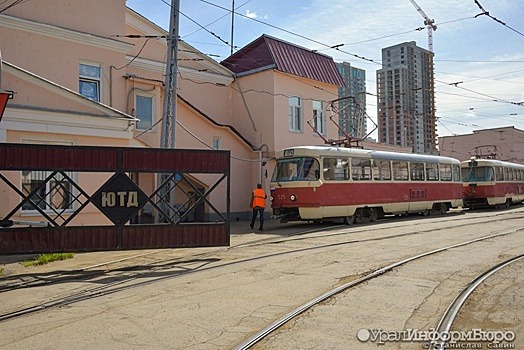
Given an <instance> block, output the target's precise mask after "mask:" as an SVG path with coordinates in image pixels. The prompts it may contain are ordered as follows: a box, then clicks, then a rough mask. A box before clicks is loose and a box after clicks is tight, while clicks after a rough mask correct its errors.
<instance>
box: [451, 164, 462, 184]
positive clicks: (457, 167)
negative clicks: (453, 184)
mask: <svg viewBox="0 0 524 350" xmlns="http://www.w3.org/2000/svg"><path fill="white" fill-rule="evenodd" d="M453 181H457V182H460V181H462V178H461V176H460V165H453Z"/></svg>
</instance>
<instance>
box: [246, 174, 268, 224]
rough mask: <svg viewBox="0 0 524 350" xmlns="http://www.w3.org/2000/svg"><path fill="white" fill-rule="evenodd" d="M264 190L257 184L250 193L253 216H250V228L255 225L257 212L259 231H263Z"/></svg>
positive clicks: (265, 196)
mask: <svg viewBox="0 0 524 350" xmlns="http://www.w3.org/2000/svg"><path fill="white" fill-rule="evenodd" d="M266 198H267V195H266V192H264V190H263V189H262V185H261V184H257V188H255V189H254V190H253V192H252V193H251V207H252V208H253V217H252V218H251V224H250V225H249V226H250V227H251V228H253V226H254V225H255V220H256V218H257V213H258V214H259V216H260V228H259V229H258V230H259V231H264V209H265V208H266Z"/></svg>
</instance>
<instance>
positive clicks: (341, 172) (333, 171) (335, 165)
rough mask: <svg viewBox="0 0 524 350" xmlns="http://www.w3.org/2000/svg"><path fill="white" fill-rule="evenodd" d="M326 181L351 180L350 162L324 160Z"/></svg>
mask: <svg viewBox="0 0 524 350" xmlns="http://www.w3.org/2000/svg"><path fill="white" fill-rule="evenodd" d="M323 164H324V166H323V172H324V180H336V181H341V180H349V161H348V160H347V159H346V158H324V163H323Z"/></svg>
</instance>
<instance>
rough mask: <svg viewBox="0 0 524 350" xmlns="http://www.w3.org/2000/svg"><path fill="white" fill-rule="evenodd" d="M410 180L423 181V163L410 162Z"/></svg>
mask: <svg viewBox="0 0 524 350" xmlns="http://www.w3.org/2000/svg"><path fill="white" fill-rule="evenodd" d="M410 168H411V180H412V181H424V163H410Z"/></svg>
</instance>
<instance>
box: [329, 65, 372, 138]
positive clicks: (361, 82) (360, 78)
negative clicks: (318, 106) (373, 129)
mask: <svg viewBox="0 0 524 350" xmlns="http://www.w3.org/2000/svg"><path fill="white" fill-rule="evenodd" d="M336 65H337V68H338V71H339V72H340V75H341V76H342V79H343V80H344V83H345V84H346V86H341V87H339V88H338V97H339V98H340V99H341V100H340V101H339V103H338V107H339V110H340V113H339V119H338V123H339V125H340V127H341V128H342V130H344V132H345V133H346V134H348V135H349V136H352V137H357V138H364V137H365V136H366V134H367V117H366V71H365V70H363V69H360V68H356V67H352V66H351V64H350V63H348V62H342V63H337V64H336ZM339 136H340V137H343V136H344V134H343V133H342V132H339Z"/></svg>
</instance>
